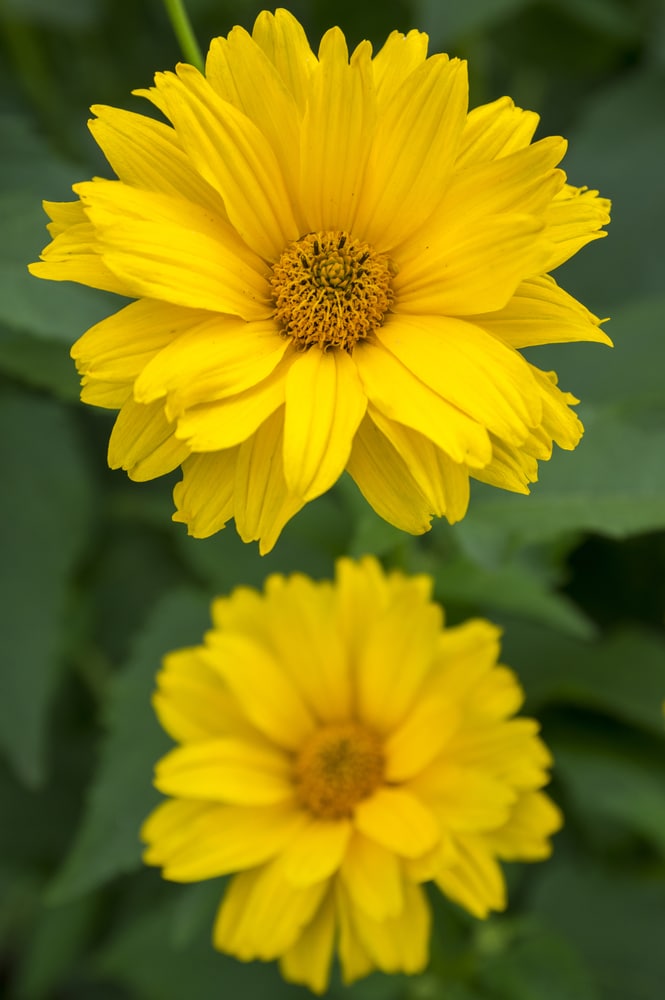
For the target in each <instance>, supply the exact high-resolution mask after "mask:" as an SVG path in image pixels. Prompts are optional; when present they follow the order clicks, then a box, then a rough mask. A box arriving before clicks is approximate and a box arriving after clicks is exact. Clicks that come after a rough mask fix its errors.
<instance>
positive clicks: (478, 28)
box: [415, 0, 534, 48]
mask: <svg viewBox="0 0 665 1000" xmlns="http://www.w3.org/2000/svg"><path fill="white" fill-rule="evenodd" d="M533 2H534V0H474V2H473V3H468V2H467V3H441V2H440V0H416V3H415V16H416V23H417V24H418V27H419V28H420V29H421V30H422V31H427V32H428V33H429V34H430V35H432V36H433V38H435V39H436V40H437V42H438V43H440V44H441V45H443V46H444V47H445V48H448V47H450V46H451V45H454V44H455V43H457V42H458V41H459V40H460V39H462V38H464V37H465V36H466V35H471V34H474V33H481V32H483V31H488V30H490V29H491V28H492V27H494V25H496V24H497V23H498V22H501V21H503V20H505V19H506V18H508V17H510V16H511V15H512V14H515V13H517V12H519V11H521V10H524V9H525V8H527V7H530V6H531V5H532V3H533Z"/></svg>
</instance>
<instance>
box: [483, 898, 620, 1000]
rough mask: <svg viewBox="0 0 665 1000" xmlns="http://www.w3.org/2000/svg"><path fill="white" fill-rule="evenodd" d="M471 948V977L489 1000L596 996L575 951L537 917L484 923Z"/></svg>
mask: <svg viewBox="0 0 665 1000" xmlns="http://www.w3.org/2000/svg"><path fill="white" fill-rule="evenodd" d="M474 950H475V953H476V955H477V956H478V960H477V971H476V975H475V977H474V981H475V982H476V983H477V984H478V985H479V986H480V987H481V992H480V995H481V996H483V997H486V998H487V1000H536V998H537V1000H600V997H599V994H598V992H597V991H596V989H595V987H594V985H593V983H592V981H591V977H590V974H589V970H588V968H587V966H586V963H585V962H584V960H583V959H582V958H581V957H580V955H579V954H578V952H577V950H576V949H575V948H574V947H573V946H572V945H571V944H570V942H569V941H568V940H566V938H565V937H564V936H563V935H561V934H558V933H553V932H552V931H551V930H550V929H549V928H547V927H543V926H542V924H541V923H540V922H539V921H536V920H531V919H523V918H518V919H512V920H511V919H500V920H498V921H494V922H492V923H490V924H482V925H480V926H479V927H478V929H477V932H476V941H475V949H474Z"/></svg>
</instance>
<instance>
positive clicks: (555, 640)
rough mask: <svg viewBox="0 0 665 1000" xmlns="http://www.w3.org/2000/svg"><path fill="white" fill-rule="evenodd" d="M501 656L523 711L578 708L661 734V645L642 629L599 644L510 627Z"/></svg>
mask: <svg viewBox="0 0 665 1000" xmlns="http://www.w3.org/2000/svg"><path fill="white" fill-rule="evenodd" d="M503 652H504V657H505V660H506V662H507V663H509V664H510V665H511V666H512V667H514V668H515V669H516V670H517V672H518V674H519V677H520V680H521V681H522V683H523V684H524V687H525V689H526V692H527V696H528V702H527V705H528V710H529V711H530V712H536V713H538V712H539V711H540V710H541V709H542V708H543V706H544V705H547V704H552V703H559V704H568V705H581V706H585V707H588V708H592V709H595V710H597V711H600V712H605V713H607V714H608V715H611V716H614V717H616V718H617V719H620V720H622V721H623V722H628V723H631V724H634V725H637V726H639V727H640V728H642V729H644V730H646V731H648V732H651V733H655V734H657V735H665V725H664V723H663V715H662V711H661V705H662V702H663V699H664V698H665V640H663V637H662V636H661V635H659V634H656V633H650V632H647V631H646V630H644V631H642V630H639V629H636V628H635V629H624V630H622V631H620V632H617V633H616V634H614V635H611V636H609V637H607V638H605V639H603V640H602V641H599V642H580V641H578V640H576V639H573V638H571V637H569V636H564V635H561V634H557V633H554V632H552V631H550V630H549V629H538V628H536V627H535V626H533V625H526V624H525V623H522V622H519V623H518V622H513V623H512V625H511V626H510V627H509V628H507V629H506V632H505V635H504V640H503Z"/></svg>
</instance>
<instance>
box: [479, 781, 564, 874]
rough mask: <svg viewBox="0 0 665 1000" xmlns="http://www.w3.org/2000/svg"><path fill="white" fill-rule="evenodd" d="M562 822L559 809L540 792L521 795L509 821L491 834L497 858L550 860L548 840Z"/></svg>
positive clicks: (508, 859) (549, 843)
mask: <svg viewBox="0 0 665 1000" xmlns="http://www.w3.org/2000/svg"><path fill="white" fill-rule="evenodd" d="M562 823H563V817H562V815H561V810H560V809H559V807H558V806H556V805H555V804H554V802H552V800H551V799H550V798H549V796H547V795H545V794H544V793H543V792H524V793H523V794H522V795H520V796H519V798H518V800H517V802H516V803H515V805H514V806H513V808H512V810H511V812H510V817H509V818H508V821H507V822H506V823H505V824H504V826H502V827H501V829H500V830H496V831H495V832H494V833H493V834H492V842H493V844H494V846H495V849H496V852H497V854H498V856H499V857H500V858H503V859H504V860H505V861H512V860H513V859H515V858H523V859H524V860H528V861H541V860H542V859H543V858H549V856H550V854H551V853H552V844H551V842H550V840H549V837H550V836H551V835H552V834H553V833H556V831H557V830H559V829H560V828H561V826H562Z"/></svg>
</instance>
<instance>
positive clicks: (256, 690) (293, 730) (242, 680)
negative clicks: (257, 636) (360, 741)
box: [208, 632, 314, 750]
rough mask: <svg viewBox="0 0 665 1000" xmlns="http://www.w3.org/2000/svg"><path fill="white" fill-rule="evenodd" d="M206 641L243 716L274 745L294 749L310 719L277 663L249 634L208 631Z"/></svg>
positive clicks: (309, 729)
mask: <svg viewBox="0 0 665 1000" xmlns="http://www.w3.org/2000/svg"><path fill="white" fill-rule="evenodd" d="M208 641H209V647H210V651H211V656H212V658H214V662H215V664H216V665H217V669H218V670H219V671H220V673H221V675H222V677H223V678H224V680H225V681H226V683H227V684H228V686H229V688H230V690H231V691H232V692H233V694H234V696H235V697H236V699H237V700H238V702H239V704H240V706H241V708H242V710H243V711H244V713H245V715H246V716H247V718H248V719H250V720H251V722H252V723H253V724H254V725H255V726H256V728H257V729H259V730H260V731H261V732H262V733H264V734H265V736H267V737H268V739H270V740H272V741H273V742H274V743H276V744H277V745H278V746H280V747H283V748H286V749H288V750H298V749H299V748H300V747H301V746H302V743H303V740H305V739H306V738H307V736H308V735H309V734H310V733H311V732H312V730H313V729H314V720H313V718H312V715H311V713H310V712H309V710H308V709H307V706H306V705H305V703H304V701H303V700H302V698H301V697H300V695H299V693H298V691H297V689H296V688H295V687H294V685H293V684H292V683H291V681H290V680H289V678H288V676H287V675H286V674H285V672H284V670H283V668H282V666H281V664H279V663H278V662H277V661H276V659H274V658H273V657H272V656H271V655H270V654H269V653H268V651H267V650H266V649H265V648H264V647H263V646H261V645H259V643H258V642H256V641H255V640H253V639H252V638H250V637H249V636H245V635H241V634H234V633H232V632H229V633H224V632H211V633H209V635H208ZM211 662H212V660H211Z"/></svg>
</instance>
